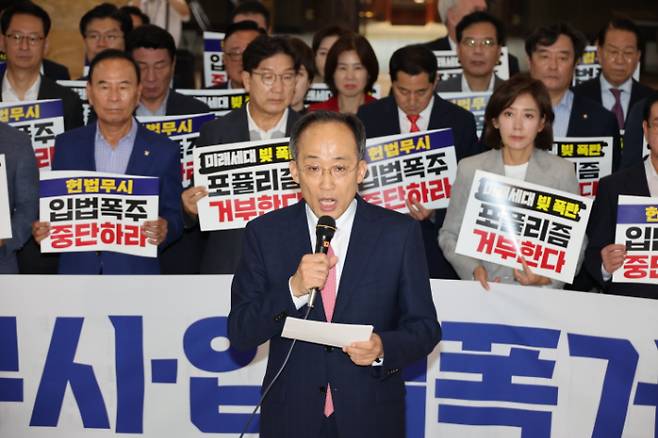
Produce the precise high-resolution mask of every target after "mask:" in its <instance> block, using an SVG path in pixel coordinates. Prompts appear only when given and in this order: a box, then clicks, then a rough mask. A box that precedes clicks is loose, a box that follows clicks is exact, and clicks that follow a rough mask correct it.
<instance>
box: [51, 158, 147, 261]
mask: <svg viewBox="0 0 658 438" xmlns="http://www.w3.org/2000/svg"><path fill="white" fill-rule="evenodd" d="M158 193H159V179H158V178H156V177H146V176H135V175H118V174H110V173H101V172H81V171H63V170H60V171H50V172H43V173H42V174H41V177H40V181H39V220H41V221H44V222H49V223H50V235H49V236H48V237H47V238H46V239H44V240H43V241H42V242H41V252H79V251H114V252H120V253H124V254H131V255H138V256H144V257H156V256H157V252H158V248H157V246H156V245H153V244H151V243H149V242H148V239H147V237H146V234H145V233H144V231H143V230H142V225H143V224H144V222H145V221H147V220H149V221H152V220H156V219H157V218H158Z"/></svg>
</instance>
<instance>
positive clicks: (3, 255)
mask: <svg viewBox="0 0 658 438" xmlns="http://www.w3.org/2000/svg"><path fill="white" fill-rule="evenodd" d="M0 154H4V156H5V165H6V168H5V171H6V173H7V188H8V192H9V216H10V217H11V230H12V233H11V234H12V238H11V239H7V240H5V242H4V245H2V246H0V274H18V263H17V261H16V252H17V251H18V250H19V249H21V248H22V247H23V245H25V243H26V242H27V241H28V239H29V238H30V236H31V233H32V222H34V221H35V220H36V219H37V213H38V209H39V170H38V169H37V163H36V159H35V158H34V150H33V149H32V143H31V142H30V137H28V136H27V135H26V134H25V133H23V132H21V131H19V130H18V129H16V128H12V127H11V126H9V125H7V124H6V123H0Z"/></svg>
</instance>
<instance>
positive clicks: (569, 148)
mask: <svg viewBox="0 0 658 438" xmlns="http://www.w3.org/2000/svg"><path fill="white" fill-rule="evenodd" d="M612 142H613V139H612V137H556V138H555V139H554V142H553V148H552V149H551V153H553V154H555V155H557V156H558V157H562V158H564V159H566V160H569V161H571V162H572V163H574V166H575V169H576V178H577V179H578V188H579V190H580V194H581V195H582V196H588V197H590V198H594V197H595V196H596V193H597V192H598V188H599V180H600V179H601V178H603V177H604V176H608V175H610V174H611V173H612V148H613V143H612Z"/></svg>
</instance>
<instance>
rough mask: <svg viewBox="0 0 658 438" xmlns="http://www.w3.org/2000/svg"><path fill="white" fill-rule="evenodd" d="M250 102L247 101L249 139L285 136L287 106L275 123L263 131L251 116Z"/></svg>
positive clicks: (270, 138)
mask: <svg viewBox="0 0 658 438" xmlns="http://www.w3.org/2000/svg"><path fill="white" fill-rule="evenodd" d="M249 108H251V103H247V122H248V124H249V140H251V141H257V140H272V139H274V138H283V137H285V136H286V125H287V123H288V108H286V110H285V111H284V112H283V115H282V116H281V118H280V119H279V121H278V122H277V124H276V125H274V126H273V127H272V129H270V130H269V131H263V130H262V129H260V128H259V127H258V125H257V124H256V122H255V121H254V119H253V118H251V110H250V109H249Z"/></svg>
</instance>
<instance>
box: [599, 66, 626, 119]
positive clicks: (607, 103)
mask: <svg viewBox="0 0 658 438" xmlns="http://www.w3.org/2000/svg"><path fill="white" fill-rule="evenodd" d="M599 80H600V81H601V102H602V103H603V106H604V107H605V109H607V110H608V111H612V107H613V106H614V105H615V96H614V95H613V94H612V92H611V91H610V89H611V88H618V89H620V90H621V94H620V95H619V100H621V108H622V109H623V110H624V120H626V116H627V115H628V106H629V105H630V104H631V91H632V90H633V78H632V77H630V78H628V80H627V81H626V82H624V83H623V84H621V85H620V86H619V87H615V86H614V85H612V84H611V83H610V82H608V81H607V80H606V79H605V78H604V77H603V73H602V74H600V75H599Z"/></svg>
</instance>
